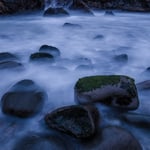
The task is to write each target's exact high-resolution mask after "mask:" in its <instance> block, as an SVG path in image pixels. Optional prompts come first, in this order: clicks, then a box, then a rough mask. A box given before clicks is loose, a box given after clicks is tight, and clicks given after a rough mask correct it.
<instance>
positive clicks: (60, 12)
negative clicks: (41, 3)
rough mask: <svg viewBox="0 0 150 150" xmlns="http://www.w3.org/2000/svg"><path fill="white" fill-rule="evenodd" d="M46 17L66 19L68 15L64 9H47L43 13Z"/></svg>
mask: <svg viewBox="0 0 150 150" xmlns="http://www.w3.org/2000/svg"><path fill="white" fill-rule="evenodd" d="M44 16H46V17H66V16H69V13H68V12H67V11H66V10H65V9H64V8H51V7H50V8H48V9H46V10H45V12H44Z"/></svg>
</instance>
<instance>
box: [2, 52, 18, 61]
mask: <svg viewBox="0 0 150 150" xmlns="http://www.w3.org/2000/svg"><path fill="white" fill-rule="evenodd" d="M16 60H18V59H17V57H16V56H15V55H14V54H12V53H9V52H2V53H0V62H4V61H16Z"/></svg>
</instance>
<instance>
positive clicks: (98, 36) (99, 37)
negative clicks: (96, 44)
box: [94, 34, 104, 40]
mask: <svg viewBox="0 0 150 150" xmlns="http://www.w3.org/2000/svg"><path fill="white" fill-rule="evenodd" d="M103 38H104V36H103V35H101V34H99V35H97V36H95V37H94V40H101V39H103Z"/></svg>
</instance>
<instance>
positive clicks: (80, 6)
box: [69, 0, 94, 16]
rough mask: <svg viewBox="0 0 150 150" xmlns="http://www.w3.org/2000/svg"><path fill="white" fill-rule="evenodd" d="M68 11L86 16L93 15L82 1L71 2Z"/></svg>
mask: <svg viewBox="0 0 150 150" xmlns="http://www.w3.org/2000/svg"><path fill="white" fill-rule="evenodd" d="M69 9H70V10H73V11H78V12H81V13H83V14H87V15H92V16H93V15H94V14H93V12H92V11H91V10H90V8H89V7H88V6H87V5H86V3H84V2H83V1H82V0H73V2H72V4H71V5H70V6H69Z"/></svg>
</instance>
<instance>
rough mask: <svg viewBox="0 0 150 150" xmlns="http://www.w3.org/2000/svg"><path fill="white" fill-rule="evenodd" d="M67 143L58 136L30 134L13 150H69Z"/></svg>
mask: <svg viewBox="0 0 150 150" xmlns="http://www.w3.org/2000/svg"><path fill="white" fill-rule="evenodd" d="M67 149H68V148H67V146H66V142H64V140H63V139H62V138H60V137H59V136H57V135H53V134H49V135H44V134H41V133H29V135H26V136H24V137H23V138H21V139H20V140H19V141H18V142H17V143H16V144H15V146H14V148H13V149H12V150H67Z"/></svg>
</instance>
